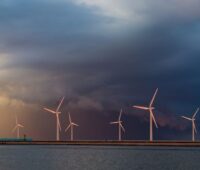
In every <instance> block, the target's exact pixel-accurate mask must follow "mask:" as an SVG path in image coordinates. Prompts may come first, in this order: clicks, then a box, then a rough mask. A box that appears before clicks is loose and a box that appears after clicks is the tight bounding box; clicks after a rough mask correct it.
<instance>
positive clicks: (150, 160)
mask: <svg viewBox="0 0 200 170" xmlns="http://www.w3.org/2000/svg"><path fill="white" fill-rule="evenodd" d="M0 170H200V148H195V147H194V148H188V147H186V148H184V147H177V148H176V147H149V146H148V147H133V146H131V147H125V146H122V147H117V146H65V145H64V146H63V145H53V146H51V145H44V146H43V145H39V146H38V145H33V146H32V145H31V146H26V145H25V146H24V145H12V146H9V145H1V146H0Z"/></svg>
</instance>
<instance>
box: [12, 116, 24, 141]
mask: <svg viewBox="0 0 200 170" xmlns="http://www.w3.org/2000/svg"><path fill="white" fill-rule="evenodd" d="M23 127H24V126H23V125H21V124H19V123H18V119H17V115H15V127H14V128H13V130H12V132H15V131H17V138H20V133H19V130H20V128H23Z"/></svg>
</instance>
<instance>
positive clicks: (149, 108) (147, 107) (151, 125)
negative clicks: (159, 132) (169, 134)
mask: <svg viewBox="0 0 200 170" xmlns="http://www.w3.org/2000/svg"><path fill="white" fill-rule="evenodd" d="M157 92H158V88H157V89H156V91H155V93H154V95H153V98H152V99H151V101H150V104H149V106H133V107H134V108H137V109H141V110H148V111H149V113H150V117H149V119H150V120H149V121H150V123H149V126H150V127H149V130H150V132H149V135H150V141H153V122H154V124H155V126H156V128H158V125H157V123H156V119H155V117H154V114H153V110H154V109H155V107H153V103H154V100H155V97H156V95H157Z"/></svg>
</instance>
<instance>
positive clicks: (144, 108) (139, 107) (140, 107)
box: [133, 105, 149, 110]
mask: <svg viewBox="0 0 200 170" xmlns="http://www.w3.org/2000/svg"><path fill="white" fill-rule="evenodd" d="M133 107H134V108H137V109H142V110H149V108H148V107H144V106H136V105H135V106H133Z"/></svg>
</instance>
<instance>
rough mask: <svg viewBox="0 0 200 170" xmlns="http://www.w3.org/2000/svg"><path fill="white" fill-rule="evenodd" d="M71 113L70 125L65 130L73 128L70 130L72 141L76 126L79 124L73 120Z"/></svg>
mask: <svg viewBox="0 0 200 170" xmlns="http://www.w3.org/2000/svg"><path fill="white" fill-rule="evenodd" d="M68 114H69V125H68V126H67V128H66V129H65V132H67V131H68V130H69V129H70V130H71V131H70V133H71V134H70V135H71V141H73V140H74V126H78V125H77V124H76V123H74V122H72V119H71V116H70V113H68Z"/></svg>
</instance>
